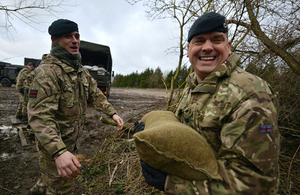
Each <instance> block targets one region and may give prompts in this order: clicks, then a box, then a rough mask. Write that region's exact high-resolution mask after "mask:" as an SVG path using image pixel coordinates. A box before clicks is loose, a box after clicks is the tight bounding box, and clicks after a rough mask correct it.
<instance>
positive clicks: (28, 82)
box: [24, 71, 34, 90]
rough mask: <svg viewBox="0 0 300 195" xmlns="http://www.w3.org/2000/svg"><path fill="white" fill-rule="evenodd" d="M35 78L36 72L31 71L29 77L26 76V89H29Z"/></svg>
mask: <svg viewBox="0 0 300 195" xmlns="http://www.w3.org/2000/svg"><path fill="white" fill-rule="evenodd" d="M33 77H34V71H31V72H30V73H29V74H28V75H27V76H26V80H25V87H24V88H25V89H27V90H28V89H29V87H30V85H31V83H32V81H33Z"/></svg>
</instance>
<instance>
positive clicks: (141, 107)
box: [0, 85, 166, 195]
mask: <svg viewBox="0 0 300 195" xmlns="http://www.w3.org/2000/svg"><path fill="white" fill-rule="evenodd" d="M165 98H166V93H165V91H159V90H154V89H153V90H137V89H116V88H113V89H112V90H111V96H110V97H109V101H110V102H111V104H112V105H113V106H114V107H115V108H116V110H117V111H118V113H119V115H120V116H121V117H122V118H123V120H124V122H125V125H127V126H130V125H132V124H133V123H134V121H136V120H139V119H141V117H142V116H143V114H145V113H147V112H148V111H150V110H156V109H162V108H163V107H164V106H165ZM17 105H18V93H17V91H16V90H15V87H14V85H13V86H12V87H9V88H6V87H2V86H0V130H1V133H0V195H4V194H20V195H24V194H27V192H28V190H29V189H30V188H31V187H32V186H33V185H34V184H35V182H36V181H37V180H38V178H39V176H40V173H39V165H38V153H37V150H36V147H35V145H34V144H31V145H29V146H26V147H22V145H21V140H20V138H19V135H18V131H17V129H16V128H14V127H15V126H12V124H11V121H10V119H9V116H12V115H15V113H16V110H17ZM102 116H103V117H105V118H108V117H107V116H106V115H105V114H104V113H101V112H97V111H96V110H94V109H93V107H92V106H91V105H89V107H88V110H87V116H86V124H85V128H84V132H83V135H82V136H81V138H80V140H79V141H80V148H79V154H80V157H81V158H80V160H81V165H82V167H83V168H82V171H83V170H84V168H85V167H87V165H88V163H89V159H91V158H92V157H93V156H94V155H95V152H96V149H97V147H98V146H99V145H100V144H101V142H102V141H103V140H104V139H105V137H106V134H107V133H108V132H111V131H115V130H116V127H114V126H111V125H107V124H104V123H102V122H101V121H100V120H99V119H100V117H102ZM20 126H26V124H21V125H20ZM25 133H26V132H25ZM75 185H76V187H75V188H76V192H75V194H76V195H83V194H85V192H86V191H85V189H84V187H83V184H82V183H80V182H78V181H76V184H75Z"/></svg>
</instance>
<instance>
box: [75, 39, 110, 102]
mask: <svg viewBox="0 0 300 195" xmlns="http://www.w3.org/2000/svg"><path fill="white" fill-rule="evenodd" d="M79 52H80V54H81V58H82V65H83V66H84V67H85V68H86V69H88V71H89V73H90V74H91V76H92V77H93V78H94V79H95V80H96V82H97V86H98V88H99V89H100V90H101V91H102V93H103V94H104V95H105V96H106V97H107V98H108V97H109V95H110V87H111V80H112V77H113V71H112V57H111V53H110V48H109V47H108V46H106V45H100V44H96V43H91V42H87V41H82V40H81V41H80V48H79Z"/></svg>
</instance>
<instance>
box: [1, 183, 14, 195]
mask: <svg viewBox="0 0 300 195" xmlns="http://www.w3.org/2000/svg"><path fill="white" fill-rule="evenodd" d="M0 188H1V189H2V190H5V191H8V192H10V193H13V194H15V192H14V191H11V190H9V189H6V188H4V187H2V186H1V185H0Z"/></svg>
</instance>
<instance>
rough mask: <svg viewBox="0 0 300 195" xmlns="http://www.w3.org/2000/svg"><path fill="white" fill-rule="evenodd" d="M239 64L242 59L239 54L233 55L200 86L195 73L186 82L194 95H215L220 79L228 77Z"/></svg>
mask: <svg viewBox="0 0 300 195" xmlns="http://www.w3.org/2000/svg"><path fill="white" fill-rule="evenodd" d="M239 62H240V57H239V56H238V55H237V54H235V53H232V54H231V55H230V56H229V57H228V58H227V60H225V62H223V63H222V64H221V65H220V66H219V67H218V68H216V69H215V70H214V71H213V72H212V73H210V74H209V75H208V76H207V77H206V78H205V79H204V80H203V81H201V82H200V83H199V84H198V83H197V79H196V74H195V72H193V73H192V74H190V75H189V76H188V77H187V79H186V82H187V84H188V86H189V88H190V89H192V93H194V92H195V93H196V92H204V93H211V94H213V93H214V92H215V90H216V86H217V82H218V80H219V79H220V78H224V77H228V76H229V75H230V74H231V73H232V71H233V70H234V69H235V67H236V66H237V65H238V63H239Z"/></svg>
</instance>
